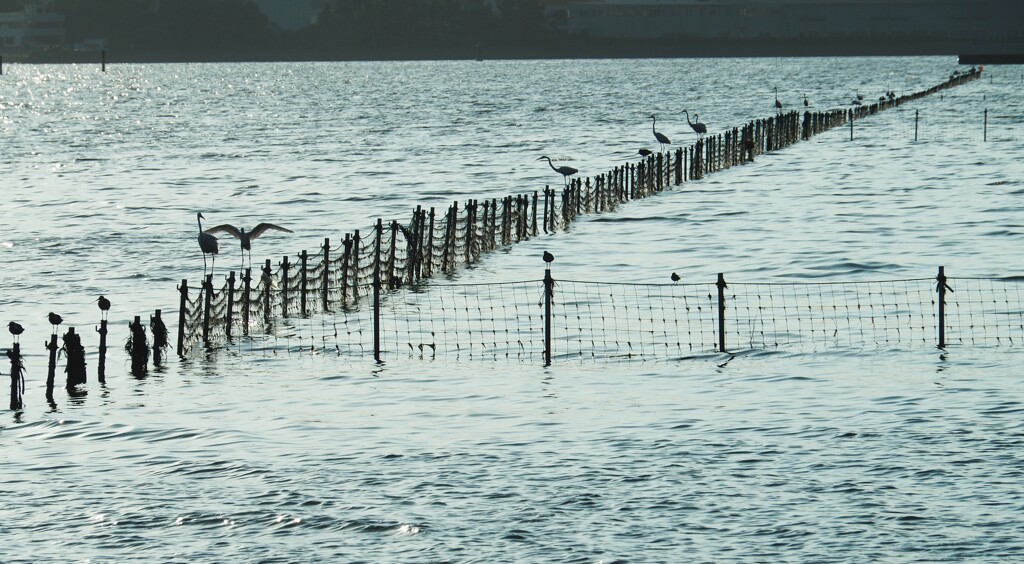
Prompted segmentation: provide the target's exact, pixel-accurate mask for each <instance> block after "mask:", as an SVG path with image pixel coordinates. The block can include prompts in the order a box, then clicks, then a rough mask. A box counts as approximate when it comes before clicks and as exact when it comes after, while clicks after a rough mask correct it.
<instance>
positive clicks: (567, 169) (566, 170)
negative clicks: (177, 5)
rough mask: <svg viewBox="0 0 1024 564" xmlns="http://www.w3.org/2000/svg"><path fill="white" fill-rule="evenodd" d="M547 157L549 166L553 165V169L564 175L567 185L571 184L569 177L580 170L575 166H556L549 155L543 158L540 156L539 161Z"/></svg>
mask: <svg viewBox="0 0 1024 564" xmlns="http://www.w3.org/2000/svg"><path fill="white" fill-rule="evenodd" d="M545 159H547V161H548V166H550V167H551V170H553V171H555V172H557V173H558V174H561V175H562V179H563V180H564V181H565V184H566V185H568V184H569V177H570V176H572V175H574V174H576V173H577V172H579V171H578V170H576V169H575V168H573V167H571V166H560V167H557V168H556V167H555V165H554V163H552V162H551V159H550V158H549V157H541V158H539V159H537V160H538V161H543V160H545Z"/></svg>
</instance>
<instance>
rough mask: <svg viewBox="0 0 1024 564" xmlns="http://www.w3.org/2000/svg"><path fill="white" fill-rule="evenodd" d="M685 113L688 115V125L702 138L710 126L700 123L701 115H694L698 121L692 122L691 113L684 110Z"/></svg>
mask: <svg viewBox="0 0 1024 564" xmlns="http://www.w3.org/2000/svg"><path fill="white" fill-rule="evenodd" d="M683 113H684V114H685V115H686V123H688V124H690V127H691V128H693V131H694V132H695V133H696V134H697V137H701V136H703V135H704V134H705V133H707V132H708V126H706V125H704V124H703V123H701V122H700V116H699V115H697V114H693V117H694V119H695V120H696V121H690V112H688V111H686V110H683Z"/></svg>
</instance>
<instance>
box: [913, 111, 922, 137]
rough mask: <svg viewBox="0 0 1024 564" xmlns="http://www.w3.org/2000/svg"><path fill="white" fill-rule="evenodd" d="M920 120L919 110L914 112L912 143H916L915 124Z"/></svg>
mask: <svg viewBox="0 0 1024 564" xmlns="http://www.w3.org/2000/svg"><path fill="white" fill-rule="evenodd" d="M920 120H921V110H914V142H915V143H916V142H917V124H918V122H919V121H920Z"/></svg>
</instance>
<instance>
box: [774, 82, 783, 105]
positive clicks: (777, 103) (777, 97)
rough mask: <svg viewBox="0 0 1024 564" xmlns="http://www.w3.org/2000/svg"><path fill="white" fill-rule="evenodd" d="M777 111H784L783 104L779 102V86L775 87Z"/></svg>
mask: <svg viewBox="0 0 1024 564" xmlns="http://www.w3.org/2000/svg"><path fill="white" fill-rule="evenodd" d="M775 109H777V110H781V109H782V102H780V101H779V87H778V86H776V87H775Z"/></svg>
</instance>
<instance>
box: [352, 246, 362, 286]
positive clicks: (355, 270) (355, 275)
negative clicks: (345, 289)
mask: <svg viewBox="0 0 1024 564" xmlns="http://www.w3.org/2000/svg"><path fill="white" fill-rule="evenodd" d="M360 241H361V239H360V238H359V230H358V229H356V230H355V231H354V232H353V235H352V299H354V300H358V299H359V247H360Z"/></svg>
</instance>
